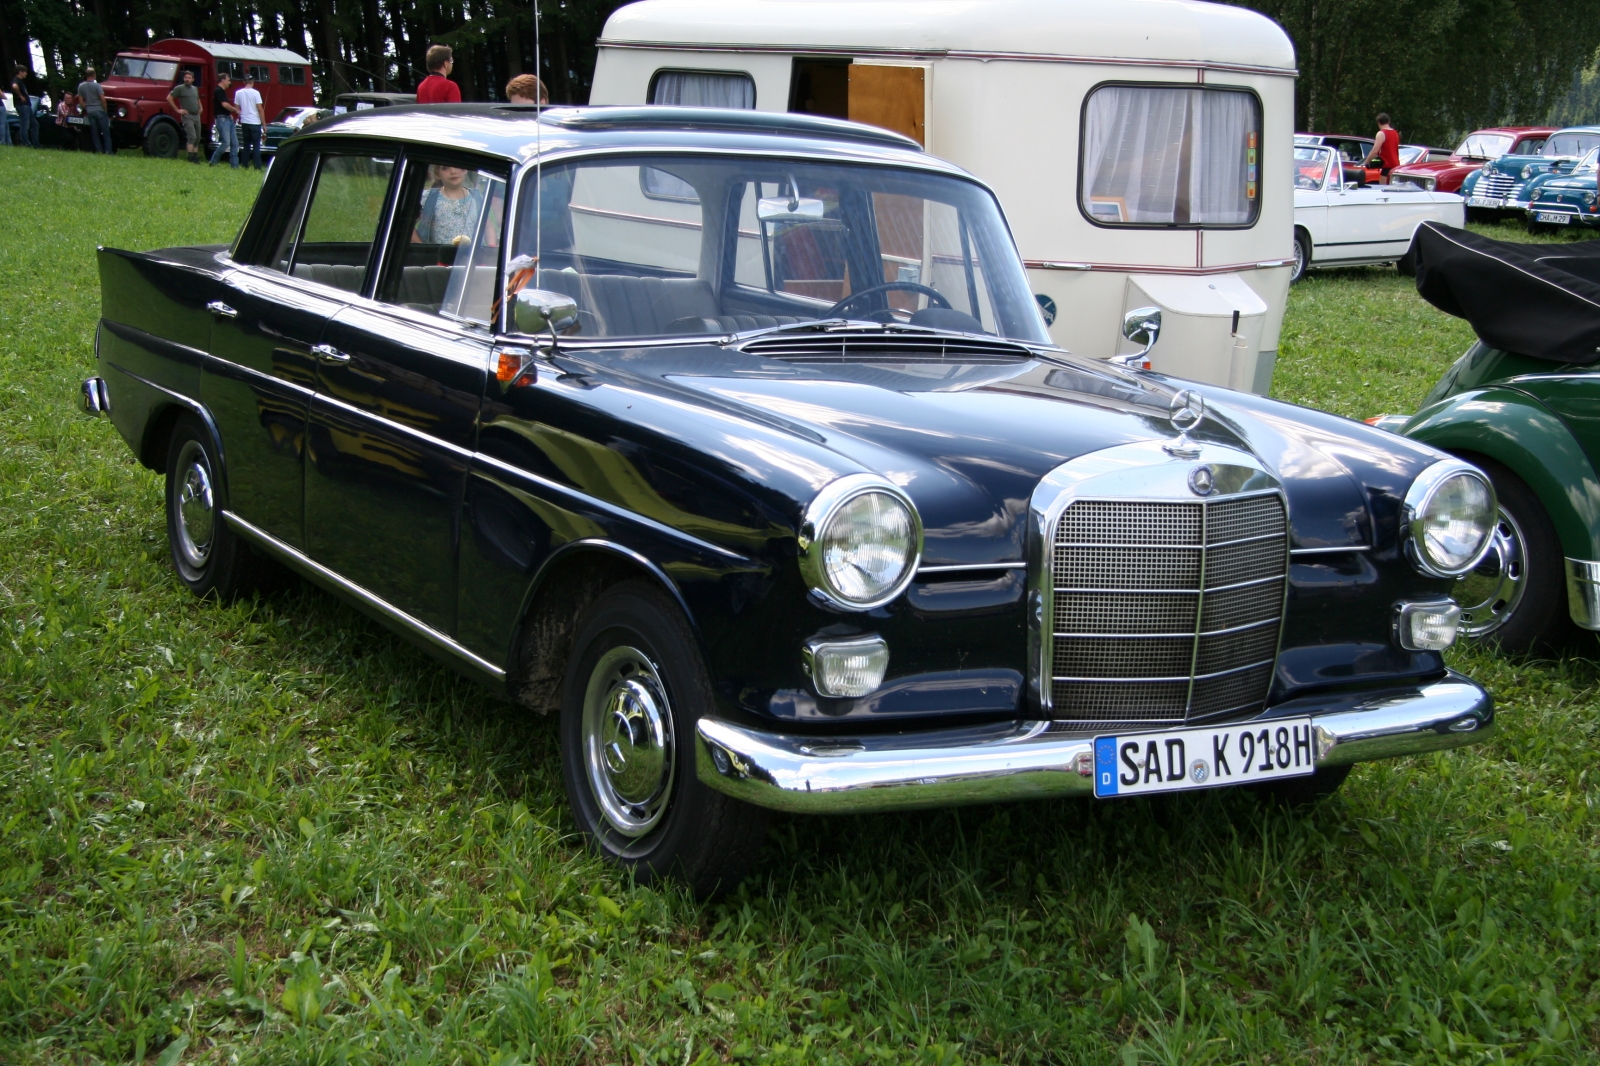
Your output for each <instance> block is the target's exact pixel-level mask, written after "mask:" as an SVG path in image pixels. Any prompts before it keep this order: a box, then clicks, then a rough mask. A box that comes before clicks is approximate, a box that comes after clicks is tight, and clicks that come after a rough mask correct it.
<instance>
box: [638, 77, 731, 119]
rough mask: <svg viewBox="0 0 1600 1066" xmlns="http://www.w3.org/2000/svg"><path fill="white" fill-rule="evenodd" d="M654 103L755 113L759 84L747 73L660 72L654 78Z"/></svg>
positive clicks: (651, 90)
mask: <svg viewBox="0 0 1600 1066" xmlns="http://www.w3.org/2000/svg"><path fill="white" fill-rule="evenodd" d="M650 102H651V103H652V104H675V105H677V106H679V107H734V108H739V109H740V110H743V111H753V110H755V106H756V83H755V81H754V79H752V78H751V77H750V75H748V74H746V73H744V72H743V71H727V70H658V71H656V73H655V77H653V78H651V79H650Z"/></svg>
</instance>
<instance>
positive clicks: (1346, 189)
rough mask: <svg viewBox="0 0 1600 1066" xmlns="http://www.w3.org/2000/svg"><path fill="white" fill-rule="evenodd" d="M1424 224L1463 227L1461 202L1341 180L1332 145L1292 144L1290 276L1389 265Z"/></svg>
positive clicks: (1407, 188) (1445, 195)
mask: <svg viewBox="0 0 1600 1066" xmlns="http://www.w3.org/2000/svg"><path fill="white" fill-rule="evenodd" d="M1424 222H1438V223H1441V224H1443V225H1446V226H1456V227H1461V226H1465V225H1466V201H1465V200H1463V199H1462V198H1461V197H1459V196H1457V195H1456V194H1455V193H1449V192H1429V191H1428V190H1426V189H1423V188H1421V187H1419V186H1416V185H1410V184H1396V185H1357V184H1347V183H1346V182H1345V175H1344V168H1343V167H1342V166H1341V165H1340V158H1339V153H1338V150H1337V149H1334V148H1328V147H1324V146H1322V145H1307V144H1297V145H1295V148H1294V274H1293V277H1292V279H1291V280H1293V281H1299V280H1300V279H1301V278H1302V277H1303V276H1304V275H1305V272H1306V271H1307V270H1312V269H1314V268H1317V267H1334V266H1366V265H1368V264H1373V263H1392V262H1394V261H1395V260H1397V259H1399V258H1400V257H1401V256H1403V255H1405V254H1406V249H1407V248H1409V247H1411V235H1412V234H1414V233H1416V231H1417V227H1418V226H1420V225H1422V223H1424Z"/></svg>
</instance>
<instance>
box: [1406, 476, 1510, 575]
mask: <svg viewBox="0 0 1600 1066" xmlns="http://www.w3.org/2000/svg"><path fill="white" fill-rule="evenodd" d="M1458 477H1466V478H1471V479H1472V480H1475V481H1477V482H1479V483H1480V484H1481V485H1482V486H1483V491H1484V493H1485V494H1486V497H1487V499H1488V507H1487V509H1486V512H1485V515H1484V521H1483V523H1482V529H1481V531H1480V537H1479V544H1478V547H1477V550H1475V551H1474V552H1473V553H1472V554H1471V556H1470V557H1468V558H1467V561H1466V562H1465V563H1458V564H1455V565H1449V564H1446V563H1442V562H1440V561H1439V560H1437V559H1435V558H1433V557H1432V555H1431V554H1430V552H1429V550H1428V541H1427V532H1428V527H1427V521H1428V517H1429V508H1430V507H1431V506H1432V505H1433V504H1434V502H1435V501H1436V500H1437V498H1438V496H1439V492H1440V490H1441V489H1443V488H1444V487H1445V486H1446V485H1448V484H1449V483H1450V482H1451V481H1453V480H1454V479H1456V478H1458ZM1499 513H1500V511H1499V504H1498V502H1497V501H1496V500H1495V495H1494V484H1493V483H1492V482H1491V481H1490V480H1489V477H1488V475H1486V474H1485V473H1484V472H1483V471H1481V470H1479V469H1478V468H1477V467H1475V466H1473V465H1472V464H1471V463H1467V462H1463V461H1462V460H1460V459H1441V460H1439V461H1438V462H1436V463H1434V464H1433V465H1432V466H1430V467H1428V468H1427V469H1426V470H1424V471H1423V472H1422V473H1420V474H1418V475H1417V478H1416V480H1415V481H1413V482H1412V483H1411V488H1409V489H1408V490H1406V498H1405V503H1404V505H1403V506H1402V507H1401V511H1400V533H1401V538H1402V540H1403V541H1404V542H1405V552H1406V555H1407V556H1408V557H1409V558H1410V560H1411V564H1412V565H1413V566H1415V567H1416V568H1417V569H1418V570H1420V571H1422V572H1423V573H1424V574H1427V575H1428V576H1429V577H1441V578H1454V577H1460V576H1461V575H1462V574H1465V573H1467V572H1468V571H1470V570H1471V569H1472V568H1473V567H1475V566H1477V565H1478V564H1479V563H1480V562H1482V561H1483V557H1484V556H1485V555H1486V554H1488V551H1489V548H1490V546H1491V545H1492V543H1493V541H1494V527H1495V521H1496V518H1497V516H1498V515H1499Z"/></svg>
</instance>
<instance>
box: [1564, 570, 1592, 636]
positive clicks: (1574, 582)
mask: <svg viewBox="0 0 1600 1066" xmlns="http://www.w3.org/2000/svg"><path fill="white" fill-rule="evenodd" d="M1567 611H1568V612H1569V613H1570V614H1571V615H1572V621H1573V623H1574V624H1576V625H1579V626H1582V627H1583V628H1584V629H1600V563H1596V562H1590V561H1588V560H1587V559H1568V560H1567Z"/></svg>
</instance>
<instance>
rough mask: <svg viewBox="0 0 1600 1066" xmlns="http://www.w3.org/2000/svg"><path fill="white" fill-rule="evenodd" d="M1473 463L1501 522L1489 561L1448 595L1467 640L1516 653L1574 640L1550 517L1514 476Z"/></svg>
mask: <svg viewBox="0 0 1600 1066" xmlns="http://www.w3.org/2000/svg"><path fill="white" fill-rule="evenodd" d="M1470 461H1471V462H1473V463H1475V464H1476V465H1477V466H1478V467H1480V468H1481V469H1482V470H1483V472H1484V473H1486V474H1488V475H1489V480H1490V481H1492V482H1493V483H1494V493H1495V497H1496V498H1497V499H1498V500H1499V502H1500V516H1499V521H1498V522H1497V523H1496V525H1495V532H1494V539H1493V542H1492V544H1491V545H1490V548H1489V554H1488V555H1486V556H1484V559H1483V562H1481V563H1479V564H1478V566H1477V568H1476V569H1474V570H1472V571H1471V572H1470V573H1468V574H1466V575H1465V576H1463V577H1461V578H1460V579H1458V580H1457V581H1456V586H1455V588H1454V589H1452V590H1451V596H1452V598H1453V599H1454V600H1455V601H1456V602H1457V603H1459V604H1460V605H1461V634H1462V636H1464V637H1468V638H1470V639H1472V640H1480V641H1492V642H1493V643H1495V644H1498V645H1499V646H1500V647H1501V648H1504V649H1505V650H1507V651H1516V652H1522V651H1531V650H1533V649H1534V648H1537V647H1541V646H1543V645H1548V644H1560V643H1562V642H1563V641H1566V640H1568V639H1570V638H1571V637H1573V636H1574V635H1576V633H1575V631H1576V629H1577V627H1576V626H1574V625H1573V624H1572V619H1571V616H1570V615H1569V614H1568V612H1567V602H1566V598H1567V590H1566V578H1565V575H1564V574H1563V572H1562V567H1563V560H1564V554H1563V552H1562V550H1561V540H1560V538H1559V537H1557V536H1556V529H1555V524H1554V523H1553V522H1551V521H1550V515H1549V514H1548V513H1547V512H1546V511H1545V509H1544V505H1543V504H1541V503H1540V502H1539V497H1538V496H1536V495H1534V492H1533V490H1532V489H1530V488H1529V487H1528V483H1527V482H1526V481H1523V480H1522V479H1521V478H1520V477H1518V476H1517V475H1516V474H1514V473H1512V472H1511V470H1510V469H1508V468H1507V467H1505V466H1503V465H1501V464H1500V463H1497V462H1495V461H1494V460H1493V459H1484V458H1481V457H1479V456H1472V457H1470Z"/></svg>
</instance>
